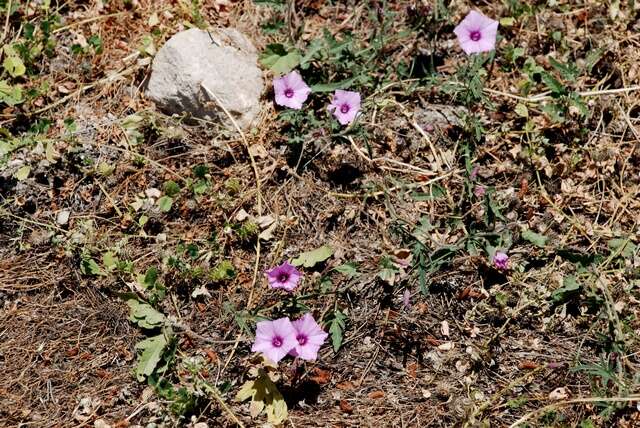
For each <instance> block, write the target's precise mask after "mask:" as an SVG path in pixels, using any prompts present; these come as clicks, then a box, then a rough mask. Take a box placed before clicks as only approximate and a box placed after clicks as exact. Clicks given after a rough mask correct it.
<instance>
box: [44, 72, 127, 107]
mask: <svg viewBox="0 0 640 428" xmlns="http://www.w3.org/2000/svg"><path fill="white" fill-rule="evenodd" d="M139 68H140V66H139V65H134V66H132V67H129V68H126V69H124V70H122V71H119V72H117V73H115V74H113V75H111V76H107V77H103V78H102V79H100V80H96V81H95V82H93V83H90V84H88V85H85V86H82V87H80V88H78V89H76V90H75V91H74V92H73V93H71V94H69V95H67V96H65V97H62V98H60V99H59V100H57V101H56V102H54V103H51V104H49V105H48V106H46V107H42V108H40V109H38V110H36V111H34V112H33V114H40V113H44V112H45V111H49V110H51V109H52V108H54V107H57V106H59V105H60V104H64V103H65V102H67V100H69V99H71V98H73V97H75V96H77V95H80V94H81V93H83V92H85V91H88V90H89V89H92V88H95V87H96V86H98V85H101V84H102V83H106V82H109V81H112V80H114V79H115V78H116V77H123V76H127V75H129V74H131V73H133V72H134V71H137V70H138V69H139Z"/></svg>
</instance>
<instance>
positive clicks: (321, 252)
mask: <svg viewBox="0 0 640 428" xmlns="http://www.w3.org/2000/svg"><path fill="white" fill-rule="evenodd" d="M332 255H333V248H331V247H329V246H328V245H323V246H322V247H320V248H316V249H315V250H312V251H308V252H306V253H302V254H300V255H299V256H298V257H297V258H295V259H293V260H292V261H291V264H292V265H294V266H304V267H307V268H310V267H313V266H315V265H316V264H318V263H320V262H323V261H325V260H327V259H328V258H329V257H331V256H332Z"/></svg>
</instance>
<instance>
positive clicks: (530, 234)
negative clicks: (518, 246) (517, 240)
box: [522, 229, 547, 248]
mask: <svg viewBox="0 0 640 428" xmlns="http://www.w3.org/2000/svg"><path fill="white" fill-rule="evenodd" d="M522 239H524V240H526V241H529V242H531V243H532V244H533V245H536V246H538V247H541V248H544V246H545V245H546V244H547V237H546V236H544V235H541V234H539V233H536V232H534V231H532V230H531V229H525V230H523V231H522Z"/></svg>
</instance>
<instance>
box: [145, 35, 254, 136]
mask: <svg viewBox="0 0 640 428" xmlns="http://www.w3.org/2000/svg"><path fill="white" fill-rule="evenodd" d="M202 86H205V87H206V88H207V89H209V90H210V91H211V92H213V93H214V94H215V95H216V97H217V98H218V99H219V100H220V102H221V103H222V104H223V105H224V107H225V108H226V109H227V110H228V111H229V113H230V114H231V115H232V116H233V118H234V120H235V121H236V123H237V124H238V126H240V127H241V128H247V127H248V126H249V125H250V124H251V123H252V122H253V121H254V119H255V118H256V116H257V115H258V113H259V112H260V95H261V94H262V91H263V89H264V83H263V80H262V72H261V71H260V68H259V67H258V56H257V52H256V49H255V47H254V46H253V45H252V43H251V42H250V41H249V40H248V39H247V38H246V37H245V36H244V35H243V34H242V33H240V32H238V31H237V30H235V29H230V28H227V29H221V30H216V31H211V35H209V33H207V32H206V31H203V30H200V29H197V28H192V29H189V30H186V31H181V32H179V33H178V34H176V35H174V36H173V37H171V39H169V41H167V43H166V44H165V45H164V46H163V47H162V48H161V49H160V50H159V51H158V54H157V55H156V57H155V58H154V60H153V65H152V71H151V78H150V79H149V86H148V88H147V96H148V97H149V98H150V99H151V100H153V101H154V102H155V103H156V104H158V106H159V107H160V108H162V109H163V110H165V111H166V112H168V113H178V114H181V113H184V112H188V113H190V114H192V115H193V116H195V117H199V118H205V119H211V120H219V121H222V122H223V123H225V124H226V125H227V126H228V127H229V128H230V129H233V127H232V125H231V122H230V120H229V119H228V116H227V115H226V114H225V113H224V111H223V110H222V109H221V108H220V106H219V104H218V102H216V100H215V99H212V97H211V96H209V94H207V92H206V91H205V90H204V89H203V88H202Z"/></svg>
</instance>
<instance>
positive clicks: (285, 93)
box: [284, 88, 293, 98]
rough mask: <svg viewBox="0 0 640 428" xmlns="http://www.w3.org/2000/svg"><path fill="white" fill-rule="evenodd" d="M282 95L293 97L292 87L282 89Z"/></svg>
mask: <svg viewBox="0 0 640 428" xmlns="http://www.w3.org/2000/svg"><path fill="white" fill-rule="evenodd" d="M284 96H285V97H287V98H292V97H293V89H291V88H287V89H285V90H284Z"/></svg>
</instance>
